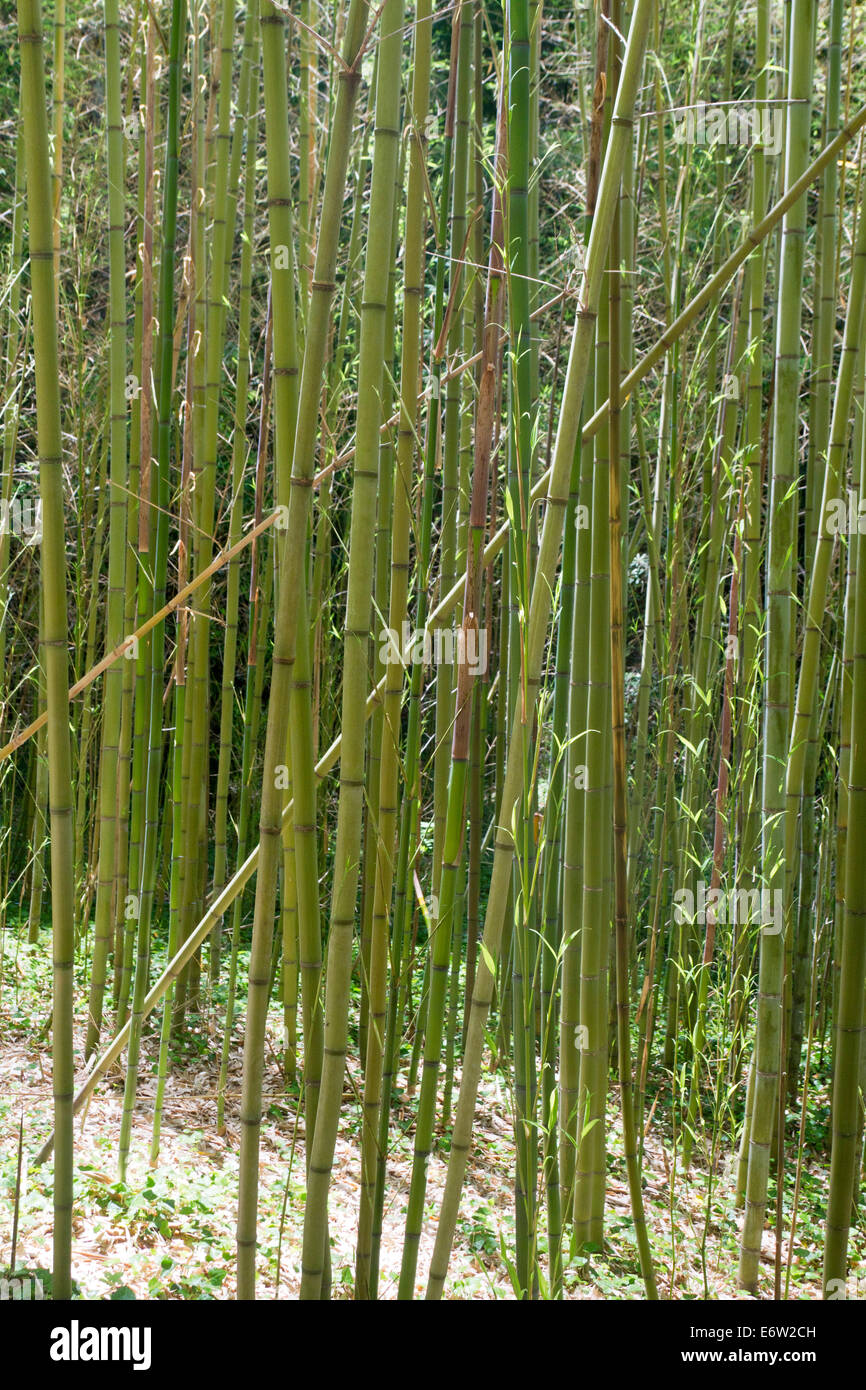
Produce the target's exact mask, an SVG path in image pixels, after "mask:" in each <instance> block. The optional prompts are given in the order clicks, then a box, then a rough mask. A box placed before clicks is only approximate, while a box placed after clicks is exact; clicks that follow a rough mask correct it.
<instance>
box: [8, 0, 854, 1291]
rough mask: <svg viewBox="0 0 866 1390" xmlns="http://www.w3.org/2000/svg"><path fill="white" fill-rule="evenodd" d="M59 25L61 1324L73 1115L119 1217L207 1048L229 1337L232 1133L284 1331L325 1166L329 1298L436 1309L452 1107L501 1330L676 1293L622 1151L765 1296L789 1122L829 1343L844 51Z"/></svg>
mask: <svg viewBox="0 0 866 1390" xmlns="http://www.w3.org/2000/svg"><path fill="white" fill-rule="evenodd" d="M71 13H72V0H67V4H66V5H64V0H55V5H54V8H53V9H51V8H50V7H48V8H45V7H43V8H42V11H40V4H39V0H18V5H17V39H18V45H17V50H16V56H15V58H14V61H13V66H12V69H11V70H12V71H13V72H14V80H15V83H16V84H17V83H19V82H20V106H19V108H18V112H19V113H20V119H19V114H16V112H13V111H3V112H2V113H0V114H2V118H3V122H4V124H3V127H2V130H3V140H4V146H3V155H4V161H3V162H4V166H5V172H4V175H3V177H4V179H5V180H6V184H5V185H4V188H5V189H6V193H8V197H7V196H6V193H4V205H3V207H2V224H0V252H2V256H3V266H2V271H3V278H2V286H0V288H2V299H0V315H2V341H3V352H2V362H0V380H2V397H0V403H2V425H0V429H2V518H0V520H2V526H0V664H2V670H3V679H2V698H0V885H2V891H0V927H2V928H3V930H2V931H0V951H2V955H0V988H2V991H3V994H2V996H0V1029H2V1028H3V1026H4V1025H3V1007H2V1006H3V1005H4V1004H5V1002H6V1001H7V1000H8V999H9V997H10V992H14V990H15V988H16V984H15V979H16V971H17V970H18V964H17V962H18V959H19V955H20V953H21V952H31V953H32V954H34V955H35V956H39V957H42V958H45V959H46V960H48V959H50V960H51V961H52V962H53V982H54V983H53V1000H51V1001H49V1000H48V999H47V997H46V998H45V1000H44V1018H43V1034H42V1036H43V1038H50V1047H51V1051H52V1057H53V1062H52V1077H53V1089H54V1104H53V1116H50V1115H49V1114H48V1113H47V1112H45V1113H44V1114H43V1112H41V1111H40V1112H39V1116H40V1118H39V1119H38V1121H37V1120H36V1119H34V1120H33V1122H32V1123H30V1122H29V1121H28V1122H27V1124H26V1125H25V1131H24V1138H23V1145H24V1150H25V1157H26V1158H28V1161H30V1162H33V1161H34V1160H35V1161H36V1163H37V1164H39V1165H48V1166H49V1168H50V1171H51V1173H52V1175H53V1178H52V1180H53V1192H54V1268H53V1292H54V1295H55V1296H56V1297H60V1298H65V1297H69V1296H70V1292H71V1289H72V1282H71V1281H72V1279H73V1275H74V1270H75V1242H74V1239H73V1224H74V1191H75V1185H74V1183H75V1174H76V1163H77V1157H76V1154H77V1147H78V1145H79V1144H80V1142H81V1140H80V1137H79V1136H80V1135H81V1134H82V1133H83V1129H82V1127H81V1126H82V1124H86V1120H84V1118H82V1120H80V1121H77V1120H76V1118H75V1116H76V1115H80V1116H82V1117H84V1116H85V1112H86V1107H87V1106H88V1105H89V1103H90V1102H91V1100H92V1098H93V1097H94V1096H95V1095H96V1094H97V1093H99V1092H101V1091H105V1090H106V1089H107V1088H109V1087H112V1086H113V1087H114V1093H115V1095H116V1097H117V1107H118V1114H119V1137H118V1140H117V1144H116V1146H115V1150H114V1153H113V1159H114V1162H115V1164H116V1166H117V1172H118V1174H119V1177H120V1178H121V1179H122V1180H128V1179H129V1178H130V1175H131V1174H133V1173H135V1172H138V1171H140V1169H139V1168H136V1163H138V1162H139V1161H140V1160H141V1158H142V1155H141V1154H140V1153H137V1152H136V1149H137V1146H138V1145H140V1142H141V1134H142V1130H141V1123H140V1122H141V1117H142V1116H145V1117H146V1123H147V1126H148V1129H149V1132H150V1144H149V1150H148V1151H147V1153H146V1155H145V1156H144V1157H145V1158H146V1162H147V1163H148V1164H149V1165H150V1166H151V1167H158V1165H159V1164H160V1161H161V1153H163V1151H164V1143H165V1135H164V1132H163V1121H164V1113H165V1108H166V1105H167V1104H168V1102H169V1100H170V1098H171V1095H172V1088H171V1080H172V1070H173V1069H175V1068H176V1066H177V1049H178V1047H179V1046H180V1045H181V1044H182V1043H183V1040H184V1039H188V1038H190V1037H192V1036H194V1035H195V1034H197V1033H199V1032H200V1031H201V1030H204V1033H205V1034H206V1036H207V1039H208V1056H209V1059H210V1061H211V1062H212V1064H213V1069H214V1075H215V1076H218V1081H217V1083H216V1095H215V1097H214V1099H215V1104H214V1108H213V1122H214V1128H215V1130H216V1131H217V1132H218V1133H220V1134H222V1133H225V1132H226V1130H227V1128H228V1130H229V1131H232V1132H234V1133H235V1134H236V1135H237V1145H238V1164H239V1167H238V1174H239V1176H238V1185H237V1192H236V1218H237V1229H236V1267H235V1270H234V1274H233V1278H235V1279H236V1292H237V1296H238V1298H241V1299H251V1298H254V1297H255V1296H256V1291H257V1282H258V1280H259V1278H260V1276H261V1263H262V1260H261V1253H260V1252H259V1255H258V1257H257V1235H258V1227H259V1207H260V1191H259V1172H260V1151H261V1146H262V1143H263V1142H264V1141H265V1140H266V1139H267V1138H268V1135H269V1132H270V1129H271V1128H272V1127H273V1126H274V1125H275V1124H282V1125H287V1124H288V1125H289V1127H290V1128H291V1129H292V1133H293V1134H295V1135H296V1136H297V1137H298V1140H297V1142H298V1152H299V1160H298V1161H299V1163H300V1165H301V1169H302V1173H301V1176H300V1177H299V1176H297V1174H296V1176H295V1181H297V1182H300V1183H301V1186H302V1187H303V1190H304V1197H303V1225H302V1236H301V1237H300V1238H299V1247H298V1249H297V1251H296V1252H294V1254H295V1256H296V1264H297V1267H298V1269H299V1275H298V1290H299V1294H300V1297H301V1298H302V1299H322V1298H328V1297H330V1296H331V1293H332V1288H333V1286H334V1278H333V1270H332V1261H331V1251H332V1241H331V1233H332V1227H333V1221H334V1201H335V1199H334V1173H335V1164H338V1163H344V1162H345V1161H346V1160H345V1157H344V1156H343V1157H339V1156H338V1155H339V1154H342V1153H343V1150H342V1149H339V1148H338V1140H339V1138H340V1136H341V1135H342V1134H344V1133H345V1132H346V1126H347V1125H349V1126H350V1127H351V1133H352V1134H353V1135H354V1138H353V1140H352V1144H353V1147H352V1156H351V1165H352V1172H353V1176H354V1178H355V1180H356V1182H357V1193H358V1196H357V1211H356V1213H355V1217H354V1220H355V1227H354V1237H353V1238H354V1243H355V1266H354V1270H353V1275H352V1280H351V1286H352V1290H353V1293H354V1297H356V1298H359V1299H375V1298H377V1297H382V1298H393V1297H398V1298H400V1299H411V1298H413V1297H416V1296H426V1297H427V1298H429V1299H436V1298H440V1297H443V1296H448V1294H449V1266H450V1263H451V1259H452V1250H453V1246H454V1242H455V1238H457V1237H458V1236H459V1226H460V1220H461V1210H462V1206H461V1204H462V1201H463V1199H464V1197H465V1184H466V1179H467V1172H468V1171H469V1170H470V1169H471V1166H472V1164H473V1163H481V1164H483V1163H484V1151H483V1147H481V1148H479V1146H478V1144H477V1143H476V1144H475V1146H474V1147H473V1141H474V1140H477V1131H476V1117H477V1113H478V1104H479V1096H481V1097H482V1099H483V1095H484V1093H485V1089H486V1088H487V1089H489V1087H490V1085H491V1084H492V1081H491V1078H493V1079H495V1080H496V1084H498V1085H501V1086H502V1088H503V1090H504V1093H505V1094H506V1095H507V1097H508V1109H509V1114H510V1119H511V1131H510V1139H509V1145H510V1148H509V1152H510V1164H511V1184H512V1196H511V1199H510V1200H511V1210H512V1215H513V1223H512V1225H511V1226H510V1227H509V1230H510V1234H509V1237H508V1242H507V1243H506V1242H503V1246H502V1258H503V1260H505V1261H506V1262H507V1265H508V1268H509V1272H510V1278H511V1285H512V1290H513V1293H514V1295H515V1296H516V1297H519V1298H537V1297H550V1298H562V1297H563V1296H570V1294H569V1290H571V1289H573V1272H574V1269H575V1262H576V1261H577V1262H578V1263H580V1261H581V1260H583V1259H584V1258H585V1257H586V1256H587V1255H590V1256H591V1255H593V1253H594V1252H598V1251H600V1250H602V1249H603V1248H610V1247H613V1248H616V1247H617V1243H618V1242H621V1243H622V1248H623V1249H624V1250H625V1251H627V1253H628V1255H629V1258H630V1259H631V1260H632V1267H633V1270H634V1273H635V1281H636V1282H635V1284H634V1288H635V1289H636V1296H638V1297H645V1298H647V1299H654V1298H657V1297H661V1298H667V1297H671V1296H675V1294H674V1293H673V1286H674V1273H673V1267H672V1266H673V1263H675V1257H674V1255H673V1254H672V1253H671V1247H670V1244H669V1235H670V1233H669V1232H668V1233H666V1232H665V1230H663V1229H661V1227H660V1217H661V1216H663V1215H664V1210H665V1202H664V1201H662V1202H661V1203H660V1204H659V1203H654V1202H652V1201H648V1197H650V1198H651V1196H652V1182H650V1178H649V1169H650V1168H651V1167H652V1163H653V1162H654V1161H655V1160H657V1157H658V1152H659V1143H660V1138H659V1136H660V1134H661V1132H662V1129H663V1130H664V1135H663V1143H664V1146H666V1147H665V1150H664V1151H665V1165H666V1168H667V1169H668V1170H669V1171H667V1172H666V1173H665V1175H664V1176H663V1179H662V1180H663V1182H664V1183H666V1184H667V1187H666V1189H665V1190H666V1191H667V1192H668V1193H669V1205H670V1210H671V1211H673V1209H674V1207H675V1203H676V1197H675V1193H676V1184H677V1182H678V1181H683V1182H685V1181H687V1180H688V1181H692V1180H693V1178H694V1175H695V1174H699V1175H702V1179H701V1180H702V1181H704V1182H705V1184H706V1190H707V1192H708V1193H709V1194H710V1195H711V1194H712V1191H713V1188H714V1185H715V1186H718V1187H719V1189H720V1191H722V1192H723V1194H724V1201H725V1202H726V1204H727V1206H728V1209H729V1211H730V1214H731V1218H732V1219H733V1220H735V1221H736V1229H737V1233H738V1234H737V1241H738V1251H737V1253H736V1256H735V1257H734V1259H733V1263H732V1267H731V1269H730V1272H729V1286H730V1288H731V1289H735V1288H739V1289H741V1290H744V1291H748V1292H749V1293H752V1294H757V1295H760V1296H762V1297H769V1298H776V1299H780V1298H782V1297H784V1296H786V1292H787V1289H788V1286H789V1283H790V1279H791V1262H792V1254H793V1250H794V1246H795V1243H796V1233H797V1225H798V1220H799V1219H800V1217H801V1209H802V1205H803V1203H804V1202H805V1200H806V1199H805V1196H804V1193H803V1184H802V1182H801V1178H802V1174H803V1167H804V1164H805V1161H806V1158H805V1155H806V1148H807V1145H806V1135H807V1127H808V1123H807V1122H808V1120H809V1116H810V1113H811V1111H812V1109H813V1107H814V1105H815V1104H817V1103H818V1098H817V1091H818V1088H819V1086H820V1088H821V1092H820V1094H821V1096H822V1097H826V1105H827V1125H826V1130H825V1133H824V1136H823V1139H822V1142H821V1144H820V1146H819V1147H820V1153H819V1164H820V1165H821V1166H823V1168H824V1170H825V1175H826V1181H825V1182H824V1186H823V1188H822V1194H823V1195H822V1198H821V1211H820V1220H821V1222H822V1224H823V1227H824V1237H823V1270H822V1271H821V1275H820V1279H821V1282H822V1286H823V1290H824V1294H825V1296H827V1297H831V1296H833V1290H835V1289H838V1288H839V1287H840V1281H841V1286H844V1284H845V1281H846V1280H848V1279H849V1275H850V1272H851V1269H852V1268H853V1267H854V1265H855V1264H856V1252H857V1251H862V1248H863V1247H862V1226H861V1222H862V1216H861V1213H860V1207H859V1192H860V1183H861V1174H862V1169H863V1123H864V1109H863V1099H862V1094H863V1085H864V1077H866V1047H864V1046H863V1043H862V1039H863V1034H864V990H866V937H864V922H866V877H864V861H863V860H861V859H860V851H861V847H862V841H863V837H864V834H866V766H861V763H863V760H864V758H866V748H864V741H863V738H862V731H863V730H864V729H866V557H864V558H863V560H862V562H861V560H860V554H859V536H860V535H861V534H862V533H863V532H864V531H866V430H864V417H863V410H864V384H866V359H864V355H863V352H862V351H861V346H862V343H863V340H864V337H866V331H864V329H866V325H864V305H866V217H864V215H863V212H864V208H866V203H864V199H866V184H864V182H863V179H864V172H866V171H864V162H863V156H864V143H863V142H864V132H866V106H864V104H863V103H864V101H866V73H864V62H863V54H864V52H866V50H864V47H863V17H862V15H861V14H860V12H859V10H858V7H857V6H856V5H854V4H853V3H852V4H850V5H847V4H846V3H845V0H822V3H820V4H818V3H817V0H786V3H785V4H784V5H783V4H781V3H778V0H773V2H772V3H771V0H754V3H753V4H751V5H749V6H745V7H744V6H736V5H734V4H733V3H726V0H694V3H692V4H688V3H685V0H668V2H667V3H661V2H660V0H594V3H585V4H584V3H578V4H572V3H567V4H566V3H564V0H556V2H554V0H547V3H543V2H542V0H508V3H506V4H504V5H499V4H496V3H493V0H452V3H450V4H440V3H439V0H437V3H436V4H434V3H433V0H417V2H416V3H415V4H408V3H403V0H382V2H381V3H376V4H368V3H365V0H338V3H335V4H333V5H325V4H320V3H319V0H292V3H291V4H284V3H278V0H244V3H235V0H213V3H208V0H188V2H187V0H159V3H155V4H151V3H149V0H148V3H146V4H142V3H140V2H139V0H124V2H123V4H121V3H120V0H104V5H102V6H99V5H97V4H96V3H92V4H91V3H87V4H84V5H76V6H75V11H74V13H75V25H71V24H70V15H71ZM76 26H77V27H76ZM14 34H15V25H14V23H13V22H11V21H10V25H9V38H10V41H11V39H12V37H13V35H14ZM52 39H53V43H52ZM70 64H71V68H70ZM85 68H86V74H87V80H86V82H85V80H84V78H83V77H82V72H83V71H84V70H85ZM88 84H89V85H88ZM70 92H73V93H75V94H76V95H75V96H74V99H71V98H70ZM82 93H84V94H85V95H82ZM87 93H89V95H87ZM861 498H863V500H861ZM45 978H46V980H47V974H46V976H45ZM275 1040H276V1048H277V1052H276V1053H275ZM241 1054H242V1079H241V1086H240V1092H239V1093H238V1092H237V1090H232V1088H231V1086H230V1068H231V1063H232V1061H233V1059H235V1058H236V1057H238V1056H240V1055H241ZM275 1058H276V1060H275ZM275 1075H276V1076H277V1081H278V1083H279V1085H280V1086H282V1088H283V1090H284V1093H285V1095H286V1096H288V1097H294V1098H295V1101H294V1108H293V1113H292V1117H291V1120H290V1121H287V1120H285V1119H279V1120H274V1119H273V1117H272V1114H271V1110H270V1108H269V1102H268V1098H267V1096H268V1095H269V1094H270V1092H271V1091H272V1090H273V1087H274V1085H275ZM404 1143H405V1144H406V1145H407V1146H408V1150H407V1152H408V1157H407V1162H406V1180H405V1183H403V1184H402V1186H399V1185H398V1184H397V1183H396V1179H395V1172H394V1166H393V1161H394V1154H395V1151H396V1149H397V1148H398V1147H399V1146H400V1145H402V1144H404ZM40 1146H41V1147H40ZM432 1155H438V1156H439V1157H441V1158H442V1159H443V1161H444V1162H445V1163H446V1165H447V1167H446V1169H445V1174H444V1183H443V1185H442V1186H441V1187H440V1188H438V1189H437V1194H436V1198H435V1203H434V1204H433V1206H432V1207H431V1192H430V1180H429V1173H430V1158H431V1156H432ZM19 1165H20V1158H19ZM612 1171H613V1172H615V1173H616V1174H618V1175H619V1176H620V1177H621V1178H622V1182H623V1184H624V1188H623V1190H624V1191H627V1194H628V1203H627V1209H628V1213H629V1217H628V1221H627V1222H625V1223H618V1224H617V1225H616V1227H615V1229H614V1230H613V1231H611V1210H612V1208H611V1181H610V1174H611V1172H612ZM656 1177H657V1174H656V1173H655V1171H654V1173H653V1181H655V1180H656ZM386 1229H387V1231H389V1232H391V1235H390V1236H389V1237H388V1239H387V1240H386V1239H385V1232H386ZM425 1234H426V1235H427V1236H429V1237H430V1241H429V1245H425V1244H424V1238H425ZM395 1240H396V1244H397V1247H398V1255H397V1257H396V1259H395V1257H393V1255H392V1254H388V1261H387V1266H386V1258H385V1255H386V1250H385V1247H386V1246H388V1250H389V1251H390V1250H391V1249H392V1247H393V1245H394V1243H395ZM13 1247H14V1240H13ZM13 1264H14V1253H13ZM334 1292H335V1293H336V1289H334Z"/></svg>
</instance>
